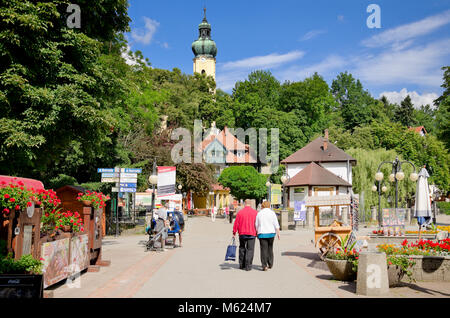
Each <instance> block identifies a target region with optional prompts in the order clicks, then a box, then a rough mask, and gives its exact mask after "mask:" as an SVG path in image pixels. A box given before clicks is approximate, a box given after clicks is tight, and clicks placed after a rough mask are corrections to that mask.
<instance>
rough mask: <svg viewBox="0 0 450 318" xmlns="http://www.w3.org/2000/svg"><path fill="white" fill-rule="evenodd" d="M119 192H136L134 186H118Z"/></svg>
mask: <svg viewBox="0 0 450 318" xmlns="http://www.w3.org/2000/svg"><path fill="white" fill-rule="evenodd" d="M119 190H120V191H119V192H136V188H122V187H120V189H119Z"/></svg>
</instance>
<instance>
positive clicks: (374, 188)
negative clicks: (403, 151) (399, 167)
mask: <svg viewBox="0 0 450 318" xmlns="http://www.w3.org/2000/svg"><path fill="white" fill-rule="evenodd" d="M380 173H381V174H383V173H382V172H380ZM377 174H378V173H377ZM375 179H377V177H376V176H375ZM379 179H380V178H379ZM382 180H383V178H381V179H380V180H377V181H378V186H377V185H373V186H372V191H373V192H378V222H379V223H378V229H380V228H381V222H382V220H381V217H380V215H381V194H382V192H386V191H387V187H386V186H385V185H383V186H381V184H382Z"/></svg>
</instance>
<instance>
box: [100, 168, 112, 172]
mask: <svg viewBox="0 0 450 318" xmlns="http://www.w3.org/2000/svg"><path fill="white" fill-rule="evenodd" d="M97 172H114V168H98V169H97Z"/></svg>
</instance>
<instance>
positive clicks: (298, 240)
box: [50, 217, 450, 298]
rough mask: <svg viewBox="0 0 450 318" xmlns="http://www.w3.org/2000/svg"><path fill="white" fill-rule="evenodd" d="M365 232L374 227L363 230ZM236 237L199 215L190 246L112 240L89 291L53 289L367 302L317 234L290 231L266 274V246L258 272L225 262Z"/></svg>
mask: <svg viewBox="0 0 450 318" xmlns="http://www.w3.org/2000/svg"><path fill="white" fill-rule="evenodd" d="M438 221H440V220H438ZM446 221H447V220H446V219H445V220H444V222H439V223H442V224H445V223H446ZM448 221H449V223H450V219H449V220H448ZM364 231H365V232H367V233H369V232H370V229H362V230H360V232H364ZM231 233H232V225H231V224H230V223H228V222H227V221H225V220H224V219H221V218H217V219H216V221H215V222H212V221H211V219H210V218H207V217H194V218H189V219H188V221H187V222H186V229H185V232H184V234H183V247H182V248H175V249H170V248H169V249H168V251H166V252H145V246H144V244H145V242H146V241H147V239H148V236H147V235H130V236H122V237H118V238H114V237H107V238H105V239H104V245H103V255H104V256H103V257H104V259H106V260H111V266H109V267H102V268H101V269H100V271H99V272H97V273H83V274H82V275H81V278H80V279H81V280H80V287H81V288H70V285H67V284H64V283H61V284H58V285H56V286H53V287H51V288H50V290H53V291H54V297H55V298H58V297H75V298H82V297H102V298H103V297H118V298H120V297H138V298H144V297H145V298H155V297H164V298H173V297H180V298H198V297H208V298H209V297H214V298H215V297H217V298H234V297H239V298H241V297H242V298H266V297H267V298H270V297H282V298H293V297H294V298H297V297H360V296H357V295H356V294H355V291H356V283H355V282H352V283H344V282H338V281H334V280H332V276H331V274H330V272H329V271H328V268H327V267H326V264H325V263H324V262H321V261H320V260H319V258H318V255H317V252H316V250H315V248H314V245H313V244H312V242H311V240H313V238H314V236H313V231H312V230H306V229H298V230H297V231H282V232H281V240H280V241H278V240H276V241H275V244H274V257H275V260H274V267H273V268H272V269H271V270H269V271H267V272H263V271H261V266H260V253H259V243H256V245H255V256H254V260H253V270H252V271H250V272H246V271H242V270H240V269H239V265H238V262H225V261H224V257H225V250H226V247H227V245H228V244H229V242H230V240H231V236H232V234H231ZM363 234H364V233H363ZM75 285H76V284H75ZM387 297H450V283H444V282H442V283H425V282H420V283H416V284H404V286H403V287H397V288H391V289H390V294H389V295H387Z"/></svg>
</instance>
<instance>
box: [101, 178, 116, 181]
mask: <svg viewBox="0 0 450 318" xmlns="http://www.w3.org/2000/svg"><path fill="white" fill-rule="evenodd" d="M101 182H119V178H102V180H101Z"/></svg>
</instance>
